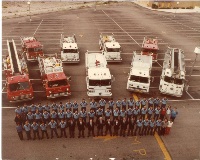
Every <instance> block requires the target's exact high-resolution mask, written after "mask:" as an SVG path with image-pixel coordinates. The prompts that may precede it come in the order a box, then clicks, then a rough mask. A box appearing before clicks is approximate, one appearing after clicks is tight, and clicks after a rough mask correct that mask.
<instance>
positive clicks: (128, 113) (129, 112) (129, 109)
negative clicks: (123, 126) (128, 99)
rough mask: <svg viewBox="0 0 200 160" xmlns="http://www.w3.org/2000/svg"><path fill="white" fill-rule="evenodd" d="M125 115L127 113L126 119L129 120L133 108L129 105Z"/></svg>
mask: <svg viewBox="0 0 200 160" xmlns="http://www.w3.org/2000/svg"><path fill="white" fill-rule="evenodd" d="M126 115H127V121H129V120H130V119H131V118H132V116H133V110H132V108H131V107H129V108H128V110H127V111H126Z"/></svg>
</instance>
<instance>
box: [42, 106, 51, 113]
mask: <svg viewBox="0 0 200 160" xmlns="http://www.w3.org/2000/svg"><path fill="white" fill-rule="evenodd" d="M50 108H51V107H50V106H49V105H44V106H43V109H44V110H46V111H47V112H50Z"/></svg>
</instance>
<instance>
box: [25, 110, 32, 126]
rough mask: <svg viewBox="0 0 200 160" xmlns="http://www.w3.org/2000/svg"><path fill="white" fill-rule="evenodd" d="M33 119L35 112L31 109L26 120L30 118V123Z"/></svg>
mask: <svg viewBox="0 0 200 160" xmlns="http://www.w3.org/2000/svg"><path fill="white" fill-rule="evenodd" d="M33 119H34V114H33V113H32V112H31V111H29V112H28V114H27V116H26V120H28V121H29V123H30V124H32V123H33Z"/></svg>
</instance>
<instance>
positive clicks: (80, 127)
mask: <svg viewBox="0 0 200 160" xmlns="http://www.w3.org/2000/svg"><path fill="white" fill-rule="evenodd" d="M77 126H78V131H79V132H78V138H80V137H81V136H82V137H83V138H85V135H84V131H85V122H83V120H82V118H79V120H78V122H77Z"/></svg>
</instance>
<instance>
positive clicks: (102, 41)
mask: <svg viewBox="0 0 200 160" xmlns="http://www.w3.org/2000/svg"><path fill="white" fill-rule="evenodd" d="M99 46H100V50H102V51H103V55H104V56H105V57H106V60H107V62H122V58H121V46H120V44H119V43H118V42H117V41H116V40H115V38H114V36H113V35H102V34H101V35H100V38H99Z"/></svg>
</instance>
